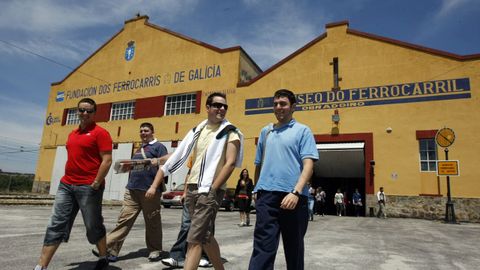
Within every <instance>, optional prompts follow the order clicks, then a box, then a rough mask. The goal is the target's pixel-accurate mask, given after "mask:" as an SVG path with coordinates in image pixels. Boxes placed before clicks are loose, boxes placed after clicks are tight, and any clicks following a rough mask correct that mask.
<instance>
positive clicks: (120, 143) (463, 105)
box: [34, 16, 480, 222]
mask: <svg viewBox="0 0 480 270" xmlns="http://www.w3.org/2000/svg"><path fill="white" fill-rule="evenodd" d="M478 70H480V54H479V55H469V56H460V55H455V54H451V53H447V52H442V51H438V50H434V49H430V48H425V47H421V46H417V45H414V44H409V43H405V42H401V41H397V40H393V39H389V38H386V37H380V36H376V35H373V34H369V33H364V32H361V31H358V30H353V29H351V28H350V27H349V24H348V22H346V21H344V22H338V23H332V24H328V25H326V32H325V33H324V34H322V35H320V36H319V37H318V38H316V39H314V40H313V41H311V42H310V43H308V44H306V45H305V46H304V47H302V48H300V49H299V50H297V51H296V52H294V53H293V54H291V55H290V56H288V57H286V58H285V59H283V60H281V61H280V62H278V63H277V64H275V65H274V66H272V67H271V68H269V69H268V70H266V71H262V70H261V69H260V68H259V67H258V66H257V65H256V64H255V62H254V61H253V60H252V59H251V58H250V57H249V55H248V54H247V53H246V52H245V51H244V50H243V49H242V48H241V47H233V48H226V49H220V48H216V47H214V46H212V45H209V44H206V43H203V42H201V41H197V40H194V39H191V38H189V37H186V36H183V35H181V34H178V33H175V32H172V31H170V30H168V29H164V28H161V27H159V26H156V25H153V24H150V23H149V22H148V17H146V16H140V17H137V18H134V19H132V20H129V21H126V22H125V26H124V28H123V29H121V30H120V31H119V32H118V33H117V34H115V35H114V36H113V37H112V38H111V39H110V40H109V41H107V42H106V43H105V44H104V45H103V46H102V47H100V48H99V49H98V50H97V51H96V52H95V53H93V54H92V55H91V56H90V57H89V58H88V59H86V60H85V61H84V62H83V63H82V64H81V65H80V66H79V67H77V68H76V69H75V70H74V71H73V72H72V73H70V74H69V75H68V76H67V77H66V78H65V79H64V80H62V81H61V82H57V83H53V84H52V87H51V91H50V95H49V103H48V108H47V115H46V124H45V126H44V132H43V136H42V142H41V150H40V156H39V162H38V166H37V171H36V176H35V185H34V190H38V191H40V190H43V189H45V188H47V187H50V193H52V194H54V193H55V187H54V186H55V185H56V183H57V182H58V180H59V177H61V174H62V173H63V172H62V170H63V168H64V167H62V166H64V162H65V147H64V146H65V142H66V139H67V136H68V134H69V133H70V132H71V131H72V130H73V129H74V128H76V123H77V122H75V117H74V116H75V114H74V113H75V108H76V106H77V103H78V101H79V100H80V99H81V98H83V97H90V98H93V99H94V100H95V101H96V102H97V104H99V107H98V111H97V115H96V120H97V123H98V124H99V125H101V126H102V127H104V128H106V129H107V130H108V131H109V132H110V134H111V135H112V139H113V141H114V143H115V145H114V148H115V151H114V159H116V158H117V159H118V158H128V157H129V155H131V153H132V152H131V151H132V149H134V148H135V146H138V142H139V138H138V128H139V125H140V123H142V122H151V123H152V124H153V125H154V126H155V129H156V137H157V138H158V139H159V140H160V141H161V142H163V143H164V144H165V145H166V146H167V148H169V150H171V151H173V150H174V149H175V146H176V145H177V143H178V141H179V140H181V139H182V138H183V136H184V135H185V134H186V133H187V131H188V130H189V129H191V128H192V127H194V126H195V125H196V124H197V123H199V122H200V121H201V120H203V119H205V117H206V113H205V100H206V97H207V96H208V95H209V94H210V93H212V92H217V91H218V92H224V93H226V94H227V100H228V103H229V111H228V114H227V118H228V119H229V121H231V122H232V123H234V124H235V125H236V126H237V127H238V128H240V129H241V130H242V132H243V133H244V135H245V155H244V165H243V166H244V167H245V168H247V169H249V170H250V173H251V175H253V172H254V165H253V160H254V157H255V148H256V142H257V140H258V136H259V132H260V129H261V128H262V127H263V126H265V125H266V124H268V123H271V122H274V121H275V117H274V115H273V113H272V95H273V93H274V92H275V91H276V90H278V89H281V88H287V89H290V90H291V91H293V92H294V93H295V94H296V95H297V101H298V104H297V107H296V112H295V113H294V118H296V120H297V121H299V122H302V123H304V124H306V125H308V126H309V127H310V128H311V129H312V132H313V133H314V136H315V139H316V142H317V148H318V150H319V155H320V159H319V161H318V162H317V163H316V165H315V171H314V176H313V177H312V186H314V187H318V186H322V187H323V188H324V189H325V190H326V191H327V199H328V200H329V201H327V202H330V201H331V202H332V206H331V208H327V211H333V195H334V193H335V191H336V189H337V188H340V189H341V190H342V192H346V195H347V198H351V195H352V193H353V190H354V189H358V190H359V191H360V193H361V194H362V198H363V200H364V202H365V204H364V207H363V209H362V214H363V215H367V216H368V215H370V214H371V212H374V211H375V208H376V197H375V196H376V195H375V194H376V192H377V191H378V189H379V187H384V189H385V192H386V194H387V211H388V215H390V216H398V217H419V218H432V219H440V218H443V216H444V215H445V203H446V197H447V185H446V180H445V177H444V176H437V173H436V166H437V165H436V161H437V160H443V159H445V151H444V148H442V147H440V146H438V145H436V142H435V135H436V133H437V131H438V130H440V129H442V128H444V127H447V128H449V129H451V130H453V131H454V133H455V140H454V141H453V139H452V141H453V144H452V145H451V146H449V147H448V150H449V151H448V154H449V160H458V163H459V167H460V172H459V175H458V176H451V177H450V183H451V196H452V200H453V201H454V203H455V211H456V216H457V218H458V219H459V220H467V221H477V222H478V221H480V184H479V183H478V181H476V176H475V173H476V170H475V168H476V167H477V163H478V162H477V161H478V157H477V153H478V152H479V151H480V143H479V142H477V140H476V139H475V137H474V134H475V133H476V131H480V125H479V123H480V119H478V118H480V109H479V108H480V106H479V105H480V103H479V100H478V96H477V95H476V94H478V91H479V87H480V85H479V84H480V74H479V72H478ZM239 172H240V170H236V171H235V172H234V173H233V174H232V176H231V177H230V179H229V180H228V186H229V187H235V185H236V182H237V180H238V174H239ZM182 177H183V176H182ZM120 178H121V179H120ZM181 179H182V178H181V177H178V179H177V180H176V181H177V182H178V181H181ZM108 181H109V182H110V184H107V185H117V186H116V187H112V190H111V194H112V195H111V196H110V195H107V197H109V198H113V199H115V198H117V199H121V194H122V189H123V187H124V183H125V181H126V176H124V175H115V174H113V173H110V174H109V177H108ZM107 194H108V191H107ZM330 198H331V200H330ZM349 200H351V199H349ZM347 211H348V214H349V215H351V214H353V210H352V207H351V205H348V204H347Z"/></svg>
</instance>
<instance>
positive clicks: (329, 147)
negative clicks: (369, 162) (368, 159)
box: [312, 143, 365, 216]
mask: <svg viewBox="0 0 480 270" xmlns="http://www.w3.org/2000/svg"><path fill="white" fill-rule="evenodd" d="M317 149H319V150H318V151H319V160H318V161H317V162H315V167H314V172H313V176H312V186H313V187H314V188H317V187H319V186H321V187H322V188H323V190H324V191H325V193H326V195H327V198H326V204H325V212H326V214H327V215H335V214H336V208H335V204H334V196H335V193H336V192H337V189H340V190H341V192H342V193H344V194H345V193H346V200H345V201H346V214H347V216H354V215H355V211H354V206H353V204H352V195H353V193H354V191H355V189H358V191H359V192H360V194H361V195H362V201H363V205H364V206H363V207H362V209H361V212H360V215H361V216H364V215H365V209H364V208H365V157H364V143H322V144H317Z"/></svg>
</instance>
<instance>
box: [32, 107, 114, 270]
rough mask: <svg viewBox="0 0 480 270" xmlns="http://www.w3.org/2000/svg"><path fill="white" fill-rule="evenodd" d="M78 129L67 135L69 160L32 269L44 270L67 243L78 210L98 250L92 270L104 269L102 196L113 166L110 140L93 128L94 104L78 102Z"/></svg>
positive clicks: (101, 130) (106, 261) (107, 134)
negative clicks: (36, 260) (35, 263)
mask: <svg viewBox="0 0 480 270" xmlns="http://www.w3.org/2000/svg"><path fill="white" fill-rule="evenodd" d="M77 107H78V118H79V119H80V126H79V127H78V128H77V129H75V130H73V131H72V132H71V133H70V135H68V140H67V144H66V148H67V153H68V159H67V163H66V165H65V175H64V176H63V177H62V179H61V180H60V184H59V186H58V191H57V194H56V196H55V204H54V209H53V214H52V217H51V219H50V223H49V224H48V226H47V231H46V233H45V239H44V241H43V248H42V253H41V255H40V259H39V262H38V264H37V266H36V267H35V268H34V270H45V269H47V266H48V264H49V263H50V261H51V259H52V257H53V255H54V254H55V251H56V250H57V248H58V247H59V246H60V243H61V242H62V241H63V242H67V241H68V238H69V236H70V231H71V229H72V226H73V223H74V221H75V217H76V216H77V213H78V210H80V211H82V216H83V222H84V224H85V227H86V229H87V239H88V241H89V242H90V243H91V244H95V245H96V246H97V248H98V250H99V254H100V259H99V261H98V262H97V264H96V266H95V268H94V269H106V268H107V266H108V260H107V259H106V255H107V248H106V245H107V244H106V231H105V226H104V225H103V216H102V197H103V190H104V187H105V183H104V182H105V176H106V175H107V173H108V170H109V168H110V165H111V164H112V138H111V137H110V134H109V133H108V132H107V131H106V130H105V129H103V128H101V127H99V126H97V125H96V123H95V121H94V119H93V117H94V115H95V111H96V109H97V105H96V104H95V101H94V100H92V99H90V98H84V99H82V100H80V101H79V102H78V105H77Z"/></svg>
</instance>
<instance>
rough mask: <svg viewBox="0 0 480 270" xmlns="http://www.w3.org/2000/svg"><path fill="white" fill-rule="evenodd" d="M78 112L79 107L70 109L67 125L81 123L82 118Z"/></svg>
mask: <svg viewBox="0 0 480 270" xmlns="http://www.w3.org/2000/svg"><path fill="white" fill-rule="evenodd" d="M77 112H78V109H77V108H71V109H68V112H67V121H65V124H67V125H78V124H80V118H78V113H77Z"/></svg>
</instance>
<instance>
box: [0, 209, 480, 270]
mask: <svg viewBox="0 0 480 270" xmlns="http://www.w3.org/2000/svg"><path fill="white" fill-rule="evenodd" d="M51 208H52V207H51V206H25V205H0V216H1V219H0V242H1V243H2V244H1V248H0V269H4V270H10V269H11V270H13V269H15V270H17V269H32V268H33V267H34V265H35V264H36V262H37V259H38V256H39V253H40V249H41V246H42V241H43V236H44V232H45V227H46V225H47V223H48V220H49V218H50V213H51ZM119 211H120V207H118V206H105V207H104V217H105V224H106V227H107V230H111V229H112V228H113V227H114V226H115V222H116V218H117V216H118V213H119ZM180 215H181V210H180V209H178V208H177V209H173V208H172V209H162V219H163V220H162V222H163V243H164V249H165V250H167V251H168V250H169V248H170V247H171V245H172V244H173V243H174V241H175V239H176V237H177V233H178V229H179V224H180ZM252 221H253V222H254V221H255V215H252ZM238 223H239V217H238V213H237V212H225V211H221V212H220V213H219V215H218V218H217V223H216V224H217V225H216V237H217V240H218V241H219V243H220V249H221V251H222V257H225V258H226V259H227V260H228V262H227V263H226V264H225V269H233V270H236V269H247V268H248V261H249V258H250V255H251V251H252V239H253V228H254V227H253V226H250V227H238V226H237V224H238ZM479 236H480V224H468V223H463V224H459V225H456V224H444V223H441V222H438V221H428V220H419V219H399V218H390V219H377V218H366V217H360V218H355V217H336V216H326V217H318V216H315V220H314V221H313V222H310V223H309V227H308V232H307V235H306V237H305V245H306V252H305V269H349V270H352V269H389V270H390V269H402V270H404V269H445V270H447V269H448V270H451V269H478V266H479V265H480V256H479V255H478V254H480V242H479ZM91 248H92V246H91V245H90V244H89V243H88V241H87V239H86V237H85V229H84V226H83V221H82V218H81V216H80V215H79V216H77V220H76V221H75V225H74V228H73V229H72V235H71V238H70V241H69V243H63V244H62V245H61V246H60V248H59V249H58V251H57V254H56V255H55V257H54V259H53V261H52V263H51V265H50V267H49V269H91V268H93V266H94V264H95V262H96V259H97V258H96V257H94V256H93V255H92V254H91V252H90V250H91ZM147 255H148V252H147V250H146V249H145V244H144V225H143V218H142V217H141V216H140V217H139V219H138V220H137V223H136V225H135V226H134V227H133V229H132V231H131V233H130V235H129V237H128V238H127V240H126V242H125V244H124V246H123V249H122V251H121V254H120V260H119V261H118V262H116V263H112V264H111V265H110V268H109V269H112V270H113V269H169V268H168V267H165V266H164V265H163V264H162V263H161V262H148V260H147V258H146V256H147ZM275 268H276V269H286V267H285V261H284V255H283V248H282V245H281V244H280V247H279V252H278V255H277V259H276V261H275ZM212 269H213V268H212Z"/></svg>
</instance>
